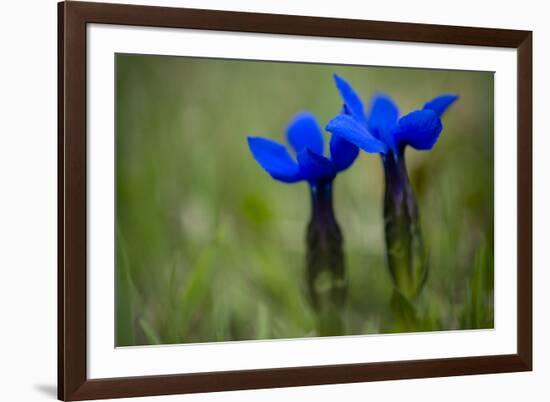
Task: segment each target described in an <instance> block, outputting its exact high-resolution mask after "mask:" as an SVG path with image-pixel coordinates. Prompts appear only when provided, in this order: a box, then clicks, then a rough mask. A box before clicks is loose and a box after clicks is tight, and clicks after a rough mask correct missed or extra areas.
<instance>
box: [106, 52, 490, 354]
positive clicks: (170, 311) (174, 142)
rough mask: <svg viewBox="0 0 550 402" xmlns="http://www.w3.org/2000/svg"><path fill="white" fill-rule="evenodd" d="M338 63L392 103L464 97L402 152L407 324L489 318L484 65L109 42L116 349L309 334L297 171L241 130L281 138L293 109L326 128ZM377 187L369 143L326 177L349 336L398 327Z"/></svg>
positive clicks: (378, 171)
mask: <svg viewBox="0 0 550 402" xmlns="http://www.w3.org/2000/svg"><path fill="white" fill-rule="evenodd" d="M334 72H336V73H338V74H340V75H342V76H343V77H345V78H346V79H347V80H348V81H349V82H350V83H351V84H352V85H353V86H354V87H355V88H356V89H357V91H358V92H359V93H360V94H361V95H362V97H363V99H364V101H365V103H367V104H368V100H369V98H370V97H371V96H372V95H373V94H374V93H375V92H376V91H383V92H386V93H388V94H390V95H391V96H392V97H393V98H394V99H395V100H396V102H397V103H398V104H399V106H400V109H401V112H402V113H408V112H409V111H411V110H413V109H415V108H420V107H421V106H422V105H423V103H424V102H425V101H427V100H429V99H431V98H433V97H434V96H436V95H439V94H441V93H456V94H459V95H460V100H459V101H458V102H457V103H456V104H455V105H453V106H452V107H451V108H450V109H449V111H448V112H447V114H446V115H445V116H444V117H443V125H444V130H443V133H442V134H441V137H440V139H439V141H438V143H437V144H436V146H435V147H434V149H433V150H431V151H429V152H418V151H415V150H412V149H409V150H408V151H407V164H408V168H409V174H410V176H411V180H412V183H413V187H414V189H415V192H416V194H417V198H418V204H419V208H420V214H421V219H422V228H423V232H424V237H425V240H426V243H427V245H428V247H429V250H430V264H431V270H430V274H429V278H428V281H427V283H426V286H425V288H424V291H423V293H422V296H421V298H420V300H419V301H418V309H419V310H418V311H419V314H420V316H421V318H422V320H421V321H422V323H421V324H419V325H418V328H413V329H412V330H416V331H425V330H450V329H470V328H490V327H492V326H493V73H491V72H463V71H444V70H423V69H405V68H381V67H363V66H360V67H354V66H331V65H319V64H294V63H274V62H257V61H239V60H216V59H200V58H183V57H166V56H139V55H117V57H116V116H117V120H116V344H117V346H128V345H144V344H165V343H187V342H211V341H228V340H248V339H268V338H293V337H304V336H315V335H316V333H315V316H314V312H313V310H312V309H311V307H310V305H309V303H308V300H307V297H306V296H305V295H306V291H305V282H304V272H303V271H304V268H303V265H304V253H305V250H304V236H305V227H306V224H307V222H308V219H309V212H310V211H309V207H310V205H309V202H310V200H309V193H308V189H307V184H305V183H298V184H292V185H289V184H284V183H280V182H277V181H275V180H273V179H271V178H270V177H269V176H268V175H267V174H266V173H265V172H264V171H263V170H262V169H261V168H260V167H259V166H258V165H257V163H256V162H255V161H254V160H253V158H252V156H251V155H250V152H249V150H248V147H247V144H246V136H247V135H262V136H266V137H270V138H274V139H277V140H280V141H284V131H285V127H286V125H287V123H288V122H289V120H290V119H291V118H292V117H293V116H294V114H295V113H297V112H299V111H304V110H308V111H311V112H313V113H314V114H315V115H316V116H317V118H318V121H319V123H320V124H321V126H324V125H325V124H326V123H327V122H328V120H329V119H330V118H331V117H333V116H334V115H335V114H336V113H337V112H338V111H339V110H340V107H341V99H340V97H339V95H338V93H337V91H336V88H335V86H334V84H333V80H332V74H333V73H334ZM325 138H326V139H327V141H328V138H329V136H328V135H327V136H326V137H325ZM327 143H328V142H327ZM383 189H384V182H383V175H382V166H381V162H380V158H379V157H378V156H377V155H371V154H365V153H361V155H360V157H359V158H358V160H357V161H356V162H355V164H354V165H353V166H352V167H351V168H350V169H349V170H348V171H346V172H344V173H343V174H340V175H339V176H338V177H337V179H336V181H335V188H334V191H335V208H336V215H337V219H338V220H339V222H340V225H341V228H342V231H343V234H344V248H345V252H346V259H347V270H348V275H349V283H350V288H349V300H348V305H347V308H346V309H345V311H343V312H342V315H343V317H344V322H345V327H346V330H345V333H346V334H371V333H385V332H392V331H395V327H394V323H393V316H392V312H391V309H390V299H391V294H392V284H391V281H390V275H389V272H388V270H387V267H386V265H385V261H384V258H385V257H384V243H383V221H382V197H383Z"/></svg>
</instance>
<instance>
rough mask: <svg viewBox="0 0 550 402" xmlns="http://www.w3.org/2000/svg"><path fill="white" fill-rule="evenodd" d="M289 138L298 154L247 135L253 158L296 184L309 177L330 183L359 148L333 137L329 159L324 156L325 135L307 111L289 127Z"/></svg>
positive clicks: (284, 180) (280, 177)
mask: <svg viewBox="0 0 550 402" xmlns="http://www.w3.org/2000/svg"><path fill="white" fill-rule="evenodd" d="M286 138H287V140H288V142H289V143H290V145H291V147H292V149H293V150H294V153H295V155H296V157H295V158H294V157H292V156H291V154H290V153H289V151H288V149H287V148H286V147H285V146H284V145H282V144H280V143H278V142H276V141H273V140H271V139H268V138H263V137H248V146H249V147H250V151H251V152H252V155H253V156H254V159H255V160H256V161H257V162H258V163H259V164H260V166H261V167H262V168H263V169H264V170H265V171H266V172H267V173H269V174H270V175H271V177H273V178H274V179H276V180H279V181H282V182H285V183H296V182H299V181H303V180H307V181H308V182H309V183H310V184H311V185H313V186H315V185H316V184H318V183H320V182H331V181H332V180H333V179H334V178H335V177H336V175H337V174H338V173H339V172H341V171H343V170H346V169H347V168H349V167H350V166H351V165H352V164H353V162H354V161H355V159H356V158H357V155H358V153H359V149H358V148H357V147H356V146H355V145H353V144H351V143H350V142H348V141H347V140H346V139H344V138H343V137H341V136H336V135H334V136H332V138H331V140H330V158H328V157H325V156H324V155H323V152H324V138H323V134H322V132H321V128H320V127H319V125H318V124H317V121H316V120H315V117H314V116H313V115H312V114H311V113H308V112H302V113H299V114H298V115H296V116H295V117H294V119H292V121H291V122H290V124H289V125H288V127H287V130H286Z"/></svg>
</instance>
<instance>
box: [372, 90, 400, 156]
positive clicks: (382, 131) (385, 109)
mask: <svg viewBox="0 0 550 402" xmlns="http://www.w3.org/2000/svg"><path fill="white" fill-rule="evenodd" d="M398 118H399V108H398V107H397V105H396V104H395V102H394V101H393V100H392V99H391V98H390V97H389V96H387V95H383V94H379V95H376V96H375V97H374V99H373V100H372V101H371V108H370V111H369V117H368V122H367V124H368V128H369V131H370V132H371V133H372V135H374V136H375V137H376V138H378V139H379V140H381V141H383V142H385V143H386V145H388V146H389V147H393V143H394V138H393V135H394V132H395V125H396V123H397V119H398Z"/></svg>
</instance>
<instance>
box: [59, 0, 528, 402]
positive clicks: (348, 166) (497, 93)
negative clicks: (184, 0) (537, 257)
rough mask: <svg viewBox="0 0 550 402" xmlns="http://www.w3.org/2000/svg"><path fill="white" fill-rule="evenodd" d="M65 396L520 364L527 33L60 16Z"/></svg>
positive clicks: (73, 6) (147, 11) (233, 18)
mask: <svg viewBox="0 0 550 402" xmlns="http://www.w3.org/2000/svg"><path fill="white" fill-rule="evenodd" d="M58 17H59V77H58V78H59V80H58V82H59V149H58V150H59V182H58V188H59V190H58V191H59V211H58V212H59V215H58V216H59V274H58V275H59V276H58V278H59V282H58V285H59V286H58V289H59V302H58V306H59V316H58V325H59V327H58V329H59V347H58V351H59V356H58V357H59V362H58V366H59V377H58V381H59V386H58V390H59V391H58V392H59V399H62V400H85V399H98V398H116V397H130V396H147V395H160V394H176V393H192V392H211V391H224V390H237V389H250V388H269V387H289V386H300V385H313V384H333V383H350V382H363V381H376V380H390V379H406V378H421V377H438V376H452V375H465V374H483V373H500V372H514V371H527V370H531V369H532V339H531V338H532V284H531V282H532V267H531V265H532V263H531V260H532V257H531V254H532V251H531V249H532V234H531V232H532V207H531V204H532V195H531V193H532V167H531V166H532V156H531V155H532V150H531V148H532V133H531V131H532V117H531V115H532V33H531V32H529V31H514V30H504V29H488V28H471V27H456V26H438V25H423V24H411V23H395V22H378V21H361V20H346V19H332V18H317V17H315V18H314V17H305V16H288V15H268V14H254V13H240V12H227V11H207V10H196V9H179V8H166V7H150V6H134V5H118V4H105V3H101V4H99V3H88V2H85V3H84V2H82V3H81V2H74V1H70V2H62V3H59V14H58Z"/></svg>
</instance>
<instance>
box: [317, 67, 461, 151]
mask: <svg viewBox="0 0 550 402" xmlns="http://www.w3.org/2000/svg"><path fill="white" fill-rule="evenodd" d="M334 80H335V81H336V87H337V88H338V91H339V92H340V95H341V96H342V98H343V100H344V105H345V107H344V111H343V113H340V114H339V115H338V116H336V117H335V118H333V119H332V120H331V121H330V122H329V123H328V125H327V126H326V130H327V131H329V132H331V133H332V134H335V135H338V136H341V137H343V138H344V139H346V140H348V141H349V142H351V143H352V144H354V145H356V146H358V147H359V148H361V149H363V150H364V151H366V152H373V153H381V154H388V153H393V155H395V156H400V154H401V153H402V152H403V149H404V148H405V146H406V145H410V146H412V147H413V148H415V149H418V150H429V149H432V147H433V146H434V145H435V143H436V142H437V139H438V137H439V134H440V133H441V130H442V129H443V126H442V124H441V116H442V115H443V113H445V111H446V110H447V108H448V107H449V106H451V105H452V104H453V103H454V102H455V101H456V100H457V99H458V96H456V95H441V96H438V97H436V98H434V99H432V100H431V101H429V102H426V103H425V104H424V107H423V108H422V109H421V110H415V111H413V112H411V113H409V114H406V115H405V116H402V117H399V109H398V107H397V105H396V104H395V103H394V102H393V100H392V99H391V98H390V97H389V96H387V95H383V94H379V95H377V96H375V97H374V99H373V101H372V105H371V108H370V110H369V112H368V113H366V112H365V108H364V106H363V102H362V101H361V98H360V97H359V96H358V95H357V93H356V92H355V91H354V90H353V88H352V87H351V85H350V84H349V83H348V82H346V81H345V80H344V79H343V78H342V77H339V76H338V75H334Z"/></svg>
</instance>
